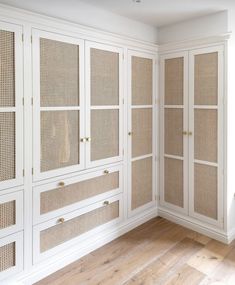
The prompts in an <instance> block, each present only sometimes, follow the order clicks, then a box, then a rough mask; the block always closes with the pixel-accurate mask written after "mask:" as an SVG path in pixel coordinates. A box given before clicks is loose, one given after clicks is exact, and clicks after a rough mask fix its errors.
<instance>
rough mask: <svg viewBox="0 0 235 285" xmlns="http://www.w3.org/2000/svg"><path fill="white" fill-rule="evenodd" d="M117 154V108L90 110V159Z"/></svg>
mask: <svg viewBox="0 0 235 285" xmlns="http://www.w3.org/2000/svg"><path fill="white" fill-rule="evenodd" d="M118 155H119V110H92V111H91V160H92V161H94V160H99V159H105V158H110V157H114V156H118Z"/></svg>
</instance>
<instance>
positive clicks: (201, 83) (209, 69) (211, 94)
mask: <svg viewBox="0 0 235 285" xmlns="http://www.w3.org/2000/svg"><path fill="white" fill-rule="evenodd" d="M194 73H195V82H194V86H195V87H194V88H195V90H194V92H195V98H194V104H195V105H217V102H218V52H213V53H208V54H200V55H196V56H195V67H194Z"/></svg>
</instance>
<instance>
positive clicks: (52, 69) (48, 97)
mask: <svg viewBox="0 0 235 285" xmlns="http://www.w3.org/2000/svg"><path fill="white" fill-rule="evenodd" d="M40 92H41V106H43V107H48V106H49V107H51V106H77V105H79V46H77V45H74V44H68V43H63V42H59V41H54V40H48V39H43V38H41V39H40Z"/></svg>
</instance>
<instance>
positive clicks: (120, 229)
mask: <svg viewBox="0 0 235 285" xmlns="http://www.w3.org/2000/svg"><path fill="white" fill-rule="evenodd" d="M157 216H158V212H157V208H152V209H151V210H148V211H146V213H145V214H143V213H141V214H140V215H137V216H135V217H132V218H131V219H128V220H127V221H124V222H123V223H121V224H120V225H118V226H113V227H112V228H110V229H109V230H107V231H106V232H105V233H100V234H99V235H96V236H95V237H94V238H92V239H89V241H88V242H87V241H86V242H83V243H81V244H79V246H76V247H75V248H74V247H73V248H72V249H70V250H67V251H65V252H63V253H61V254H59V255H56V256H55V258H53V257H52V258H50V260H49V261H47V262H43V263H42V264H39V265H35V266H34V267H33V269H32V270H31V271H29V272H27V273H24V275H22V276H20V277H19V279H18V281H17V282H16V283H15V284H18V285H19V284H20V285H32V284H33V283H35V282H37V281H39V280H41V279H43V278H45V277H47V276H48V275H50V274H52V273H54V272H56V271H58V270H60V269H61V268H63V267H65V266H67V265H69V264H70V263H72V262H74V261H76V260H78V259H80V258H81V257H83V256H85V255H86V254H89V253H90V252H92V251H94V250H96V249H98V248H100V247H102V246H103V245H105V244H107V243H109V242H111V241H112V240H114V239H116V238H118V237H120V236H122V235H123V234H125V233H127V232H129V231H130V230H132V229H134V228H136V227H138V226H139V225H141V224H143V223H145V222H147V221H149V220H150V219H152V218H155V217H157Z"/></svg>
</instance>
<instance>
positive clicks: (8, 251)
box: [0, 242, 15, 272]
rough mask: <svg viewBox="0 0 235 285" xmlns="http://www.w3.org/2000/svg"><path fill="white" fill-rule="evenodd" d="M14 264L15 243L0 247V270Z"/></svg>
mask: <svg viewBox="0 0 235 285" xmlns="http://www.w3.org/2000/svg"><path fill="white" fill-rule="evenodd" d="M13 266H15V243H14V242H13V243H10V244H6V245H4V246H2V247H0V272H2V271H5V270H7V269H9V268H11V267H13Z"/></svg>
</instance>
